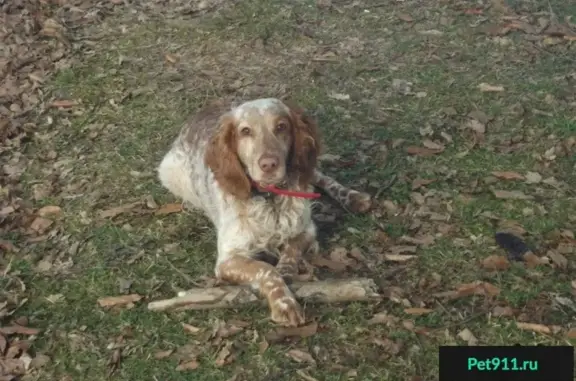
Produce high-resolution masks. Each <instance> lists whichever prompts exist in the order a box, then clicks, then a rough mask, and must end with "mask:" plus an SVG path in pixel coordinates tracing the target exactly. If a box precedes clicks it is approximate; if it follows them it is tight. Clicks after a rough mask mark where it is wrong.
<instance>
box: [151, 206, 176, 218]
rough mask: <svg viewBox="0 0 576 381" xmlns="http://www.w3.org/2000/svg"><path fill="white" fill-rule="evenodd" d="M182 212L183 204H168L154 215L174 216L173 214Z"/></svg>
mask: <svg viewBox="0 0 576 381" xmlns="http://www.w3.org/2000/svg"><path fill="white" fill-rule="evenodd" d="M181 211H182V204H166V205H162V206H161V207H160V208H159V209H158V210H156V212H154V214H156V215H157V216H160V215H166V214H172V213H179V212H181Z"/></svg>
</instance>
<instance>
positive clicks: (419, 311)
mask: <svg viewBox="0 0 576 381" xmlns="http://www.w3.org/2000/svg"><path fill="white" fill-rule="evenodd" d="M430 312H434V310H431V309H429V308H418V307H414V308H406V309H405V310H404V313H406V314H408V315H426V314H429V313H430Z"/></svg>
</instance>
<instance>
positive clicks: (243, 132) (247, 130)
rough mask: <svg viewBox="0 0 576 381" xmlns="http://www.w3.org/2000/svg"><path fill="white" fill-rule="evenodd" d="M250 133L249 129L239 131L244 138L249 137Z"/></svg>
mask: <svg viewBox="0 0 576 381" xmlns="http://www.w3.org/2000/svg"><path fill="white" fill-rule="evenodd" d="M251 132H252V131H251V130H250V127H244V128H243V129H241V130H240V133H241V134H242V135H244V136H248V135H250V133H251Z"/></svg>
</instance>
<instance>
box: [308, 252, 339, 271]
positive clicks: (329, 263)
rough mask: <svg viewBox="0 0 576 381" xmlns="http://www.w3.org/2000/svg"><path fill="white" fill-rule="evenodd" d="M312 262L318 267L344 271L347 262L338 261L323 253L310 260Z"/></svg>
mask: <svg viewBox="0 0 576 381" xmlns="http://www.w3.org/2000/svg"><path fill="white" fill-rule="evenodd" d="M310 263H311V264H312V265H314V266H316V267H326V268H328V269H330V270H332V271H334V272H337V273H338V272H342V271H345V270H346V264H345V263H342V262H336V261H333V260H331V259H328V258H324V257H322V256H321V255H316V256H314V258H312V259H311V260H310Z"/></svg>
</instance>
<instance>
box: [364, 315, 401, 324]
mask: <svg viewBox="0 0 576 381" xmlns="http://www.w3.org/2000/svg"><path fill="white" fill-rule="evenodd" d="M398 321H399V319H398V318H397V317H396V316H392V315H388V314H387V313H386V312H378V313H377V314H374V316H372V318H371V319H370V320H368V321H367V322H366V324H368V325H373V324H385V325H389V326H390V325H394V324H396V323H398Z"/></svg>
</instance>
